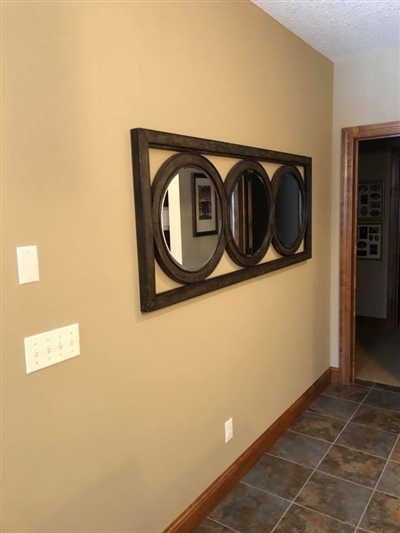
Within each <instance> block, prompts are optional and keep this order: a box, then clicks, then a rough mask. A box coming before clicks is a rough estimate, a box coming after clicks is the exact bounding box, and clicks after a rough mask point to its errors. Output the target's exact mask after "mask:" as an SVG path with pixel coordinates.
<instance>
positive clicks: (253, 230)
mask: <svg viewBox="0 0 400 533" xmlns="http://www.w3.org/2000/svg"><path fill="white" fill-rule="evenodd" d="M229 207H230V210H229V223H230V228H231V233H232V238H233V241H234V243H235V246H236V247H237V249H238V250H239V252H241V253H242V254H243V255H246V256H253V255H254V254H256V253H257V252H258V250H259V249H260V247H261V246H262V244H263V243H264V241H265V238H266V235H267V233H268V229H269V219H270V200H269V195H268V191H267V188H266V186H265V183H264V180H263V179H262V178H261V176H260V175H259V174H258V173H257V172H254V171H253V170H247V171H245V172H243V173H242V174H241V175H240V176H239V178H238V179H237V181H236V184H235V186H234V188H233V191H232V194H231V196H230V206H229Z"/></svg>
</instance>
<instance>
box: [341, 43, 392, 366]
mask: <svg viewBox="0 0 400 533" xmlns="http://www.w3.org/2000/svg"><path fill="white" fill-rule="evenodd" d="M333 95H334V97H333V133H332V190H331V202H332V239H331V242H332V256H331V257H332V276H331V364H332V366H338V365H339V238H340V141H341V130H342V128H347V127H351V126H361V125H366V124H379V123H384V122H391V121H393V120H400V50H399V49H398V48H395V49H388V50H384V51H375V52H371V53H370V54H367V55H365V56H361V57H356V58H353V59H349V60H347V61H341V62H338V63H335V66H334V88H333Z"/></svg>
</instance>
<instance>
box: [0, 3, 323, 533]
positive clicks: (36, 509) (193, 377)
mask: <svg viewBox="0 0 400 533" xmlns="http://www.w3.org/2000/svg"><path fill="white" fill-rule="evenodd" d="M2 9H3V134H4V141H3V190H2V200H3V214H2V222H3V225H2V232H3V233H2V236H3V242H2V267H3V286H2V300H3V310H4V314H3V339H2V343H3V344H2V380H3V383H2V385H3V391H2V394H3V397H2V400H3V404H2V411H3V436H2V453H3V459H4V464H3V479H2V488H3V498H4V500H3V517H2V518H3V531H4V533H10V532H38V533H45V532H48V533H50V532H51V533H56V532H64V533H65V532H68V533H78V532H86V533H89V532H93V533H94V532H96V533H100V532H107V533H117V532H118V533H121V532H128V531H129V532H130V533H158V532H160V531H162V529H163V528H164V527H166V526H167V524H169V523H170V522H171V521H172V520H173V519H174V518H175V517H176V516H177V515H178V514H179V513H180V512H181V511H182V510H183V509H184V508H185V507H186V506H187V505H188V504H189V503H190V502H191V501H192V500H193V499H195V498H196V497H197V496H198V495H199V493H200V492H201V491H202V490H203V489H205V488H206V487H207V486H208V485H209V484H210V483H211V482H212V481H213V480H214V479H215V478H216V477H217V476H218V475H219V474H220V473H221V472H222V471H223V470H224V469H225V468H226V467H227V466H228V465H230V464H231V463H232V462H233V461H234V460H235V459H236V458H237V457H238V456H239V454H240V453H242V452H243V451H244V450H245V449H246V448H247V447H248V446H249V445H250V444H251V443H252V442H253V441H254V440H255V439H256V438H257V437H258V436H259V435H260V434H261V433H262V432H263V431H264V430H265V429H266V428H267V427H269V426H270V424H271V423H272V422H273V421H274V420H275V419H276V418H277V417H278V416H279V415H280V414H281V413H282V412H283V411H284V410H285V409H287V408H288V407H289V406H290V405H291V404H292V403H293V402H294V401H295V400H296V399H297V398H298V397H299V396H300V395H301V394H302V393H303V392H304V391H305V390H306V389H307V388H308V387H309V386H310V385H311V384H312V383H313V382H314V381H315V380H316V379H317V378H318V377H319V376H320V375H321V374H322V373H323V372H324V371H325V370H326V369H327V368H328V366H329V320H330V315H329V294H330V292H329V291H330V283H329V280H330V198H329V193H328V191H330V189H331V183H330V173H331V112H332V64H331V63H330V62H329V61H327V60H326V59H325V58H324V57H322V56H321V55H319V54H318V53H316V52H315V51H314V50H312V49H311V48H309V47H308V46H307V45H305V44H304V43H303V42H302V41H300V40H299V39H297V38H296V37H295V36H294V35H292V34H291V33H289V32H288V31H286V30H285V29H284V28H283V27H282V26H281V25H279V24H277V23H276V22H274V21H273V20H272V19H270V18H269V17H268V16H267V15H265V14H263V13H262V12H261V11H260V10H259V9H258V8H257V7H256V6H254V5H251V4H250V3H248V2H211V3H210V2H186V3H179V2H178V3H175V2H173V3H170V2H161V3H158V2H131V3H127V2H122V3H112V2H109V3H107V2H101V3H100V2H99V3H96V2H87V3H84V2H83V3H76V2H74V3H68V2H60V3H56V2H54V3H52V2H43V3H41V2H17V3H5V4H3V8H2ZM182 80H184V83H182ZM138 126H141V127H147V128H153V129H159V130H164V131H171V132H175V133H182V134H188V135H194V136H200V137H206V138H211V139H219V140H223V141H230V142H235V143H241V144H247V145H254V146H258V147H263V148H269V149H276V150H282V151H288V152H294V153H298V154H304V155H308V156H311V157H312V158H313V180H314V181H313V246H314V249H313V258H312V259H311V260H310V261H308V262H306V263H302V264H300V265H297V266H294V267H291V268H288V269H286V270H281V271H278V272H275V273H272V274H270V275H266V276H264V277H262V278H258V279H253V280H251V281H249V282H246V283H242V284H239V285H236V286H233V287H230V288H227V289H223V290H221V291H218V292H214V293H212V294H209V295H205V296H203V297H200V298H197V299H193V300H190V301H188V302H186V303H183V304H178V305H175V306H173V307H170V308H167V309H165V310H162V311H159V312H155V313H151V314H149V315H142V314H141V313H140V311H139V288H138V272H137V259H136V238H135V218H134V209H133V195H132V175H131V155H130V141H129V130H130V128H133V127H138ZM29 244H37V245H38V249H39V260H40V275H41V280H40V282H39V283H35V284H30V285H24V286H19V285H18V281H17V270H16V255H15V247H16V246H22V245H29ZM74 322H79V324H80V331H81V351H82V355H81V356H80V357H78V358H76V359H73V360H71V361H68V362H65V363H63V364H60V365H56V366H53V367H51V368H48V369H46V370H42V371H39V372H36V373H34V374H31V375H26V374H25V369H24V356H23V338H24V337H25V336H29V335H32V334H35V333H39V332H42V331H47V330H49V329H52V328H56V327H60V326H63V325H67V324H71V323H74ZM200 333H201V338H204V337H206V338H207V344H206V349H205V346H204V344H203V343H202V342H197V341H196V339H197V338H198V337H199V335H200ZM229 417H233V419H234V431H235V436H234V439H233V440H232V441H231V442H230V443H229V444H228V445H225V444H224V443H223V424H224V421H225V420H227V419H228V418H229Z"/></svg>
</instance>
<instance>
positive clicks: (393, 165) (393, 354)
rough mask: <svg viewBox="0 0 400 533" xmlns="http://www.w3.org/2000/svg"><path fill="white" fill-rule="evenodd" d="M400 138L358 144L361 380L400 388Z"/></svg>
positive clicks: (357, 343) (358, 369) (357, 348)
mask: <svg viewBox="0 0 400 533" xmlns="http://www.w3.org/2000/svg"><path fill="white" fill-rule="evenodd" d="M399 155H400V137H387V138H383V139H372V140H360V141H359V143H358V158H357V160H358V173H357V204H356V210H357V213H356V216H357V228H356V287H355V290H356V296H355V299H356V303H355V313H356V323H355V367H354V368H355V373H354V377H355V378H356V379H362V380H364V381H372V382H378V383H383V384H386V385H395V386H399V387H400V352H399V347H400V328H398V322H399V309H398V295H399V291H398V280H399V185H400V183H399V182H400V166H399V163H400V159H399Z"/></svg>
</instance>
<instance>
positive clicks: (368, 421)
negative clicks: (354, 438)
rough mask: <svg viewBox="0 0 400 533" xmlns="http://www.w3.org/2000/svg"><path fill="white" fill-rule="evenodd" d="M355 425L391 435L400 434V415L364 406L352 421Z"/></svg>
mask: <svg viewBox="0 0 400 533" xmlns="http://www.w3.org/2000/svg"><path fill="white" fill-rule="evenodd" d="M351 421H352V422H354V424H360V425H362V426H367V427H370V428H374V429H383V430H384V431H389V432H390V433H396V434H399V432H400V413H396V412H394V411H389V410H387V409H381V408H379V407H372V406H370V405H362V406H361V407H360V409H359V410H358V411H357V413H356V414H355V416H354V417H353V418H352V420H351Z"/></svg>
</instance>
